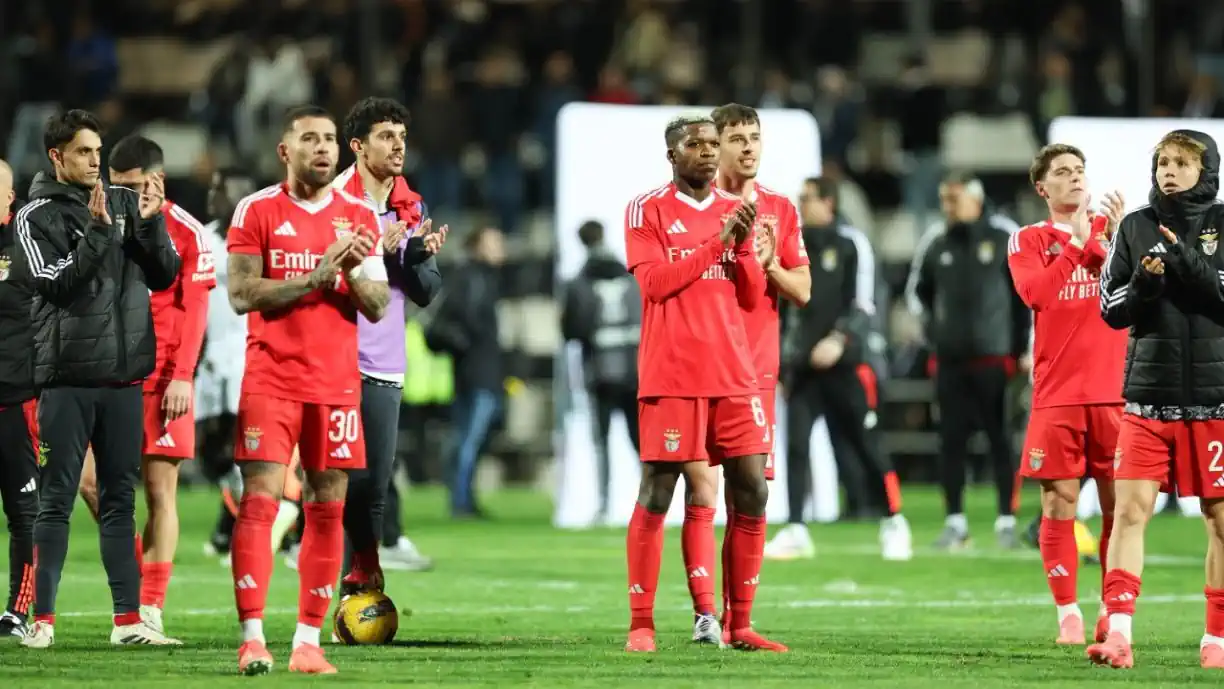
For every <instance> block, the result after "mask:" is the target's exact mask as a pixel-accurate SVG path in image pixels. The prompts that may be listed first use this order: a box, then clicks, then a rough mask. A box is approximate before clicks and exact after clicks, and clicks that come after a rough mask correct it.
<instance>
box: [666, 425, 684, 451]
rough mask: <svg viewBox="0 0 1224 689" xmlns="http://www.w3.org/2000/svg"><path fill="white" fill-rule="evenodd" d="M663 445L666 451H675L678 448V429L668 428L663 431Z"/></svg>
mask: <svg viewBox="0 0 1224 689" xmlns="http://www.w3.org/2000/svg"><path fill="white" fill-rule="evenodd" d="M663 447H664V449H666V450H667V451H668V452H675V451H676V450H679V449H680V431H678V430H676V429H674V428H669V429H667V430H665V431H663Z"/></svg>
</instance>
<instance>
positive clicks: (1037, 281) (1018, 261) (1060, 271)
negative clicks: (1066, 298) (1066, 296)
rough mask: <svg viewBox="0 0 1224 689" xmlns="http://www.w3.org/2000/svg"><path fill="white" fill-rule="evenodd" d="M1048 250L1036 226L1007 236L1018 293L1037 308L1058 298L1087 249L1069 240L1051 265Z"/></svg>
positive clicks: (1013, 279) (1028, 304) (1034, 308)
mask: <svg viewBox="0 0 1224 689" xmlns="http://www.w3.org/2000/svg"><path fill="white" fill-rule="evenodd" d="M1044 253H1045V248H1044V247H1043V246H1042V243H1041V235H1040V234H1039V233H1038V232H1037V230H1036V229H1034V228H1032V227H1026V228H1024V229H1022V230H1020V231H1019V232H1014V233H1012V235H1011V237H1009V238H1008V240H1007V267H1008V269H1010V270H1011V276H1012V283H1013V284H1014V285H1015V286H1016V294H1018V295H1020V300H1021V301H1023V302H1024V303H1025V305H1027V306H1028V307H1029V308H1030V309H1032V310H1034V311H1041V310H1042V309H1046V308H1049V307H1050V306H1051V305H1052V304H1054V302H1056V301H1058V292H1059V290H1061V289H1062V288H1063V285H1066V284H1067V280H1068V279H1069V278H1070V277H1071V273H1072V272H1074V271H1075V267H1076V266H1077V265H1079V264H1080V263H1081V262H1082V261H1083V260H1084V250H1083V249H1081V248H1079V247H1077V246H1075V245H1074V244H1071V243H1069V242H1068V243H1067V245H1066V246H1064V247H1063V248H1062V251H1061V253H1059V254H1058V256H1056V257H1055V258H1054V260H1053V261H1051V262H1050V264H1049V265H1046V264H1045V260H1044V259H1043V255H1044Z"/></svg>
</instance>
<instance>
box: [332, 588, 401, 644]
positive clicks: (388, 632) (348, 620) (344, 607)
mask: <svg viewBox="0 0 1224 689" xmlns="http://www.w3.org/2000/svg"><path fill="white" fill-rule="evenodd" d="M335 630H336V637H337V638H338V639H340V643H343V644H345V645H346V646H375V645H379V644H389V643H391V641H392V640H393V639H394V638H395V632H397V631H398V630H399V613H398V612H396V610H395V603H393V602H392V601H391V599H390V598H388V597H387V594H385V593H383V592H382V591H362V592H360V593H354V594H353V595H351V596H347V597H345V598H344V599H343V600H341V601H340V605H339V606H337V607H336V619H335Z"/></svg>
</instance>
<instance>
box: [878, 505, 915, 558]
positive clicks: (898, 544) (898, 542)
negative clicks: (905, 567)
mask: <svg viewBox="0 0 1224 689" xmlns="http://www.w3.org/2000/svg"><path fill="white" fill-rule="evenodd" d="M880 550H881V552H882V553H883V555H884V559H885V560H892V561H897V562H905V561H907V560H912V559H913V558H914V538H913V536H912V535H911V534H910V526H909V521H907V520H906V519H905V515H902V514H895V515H893V516H891V517H885V518H884V519H881V520H880Z"/></svg>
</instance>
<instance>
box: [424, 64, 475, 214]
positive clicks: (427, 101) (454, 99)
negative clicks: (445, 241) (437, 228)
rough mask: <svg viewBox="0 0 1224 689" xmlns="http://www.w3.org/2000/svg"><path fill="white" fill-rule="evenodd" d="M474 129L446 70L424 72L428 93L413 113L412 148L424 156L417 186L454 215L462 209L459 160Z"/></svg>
mask: <svg viewBox="0 0 1224 689" xmlns="http://www.w3.org/2000/svg"><path fill="white" fill-rule="evenodd" d="M470 132H471V129H470V127H469V123H468V114H467V108H466V104H465V103H464V102H463V101H461V100H460V99H459V97H458V96H456V95H455V93H454V89H453V88H452V85H451V78H450V75H449V74H447V73H446V70H445V69H444V68H440V67H432V68H429V69H427V70H426V72H425V93H424V94H423V95H422V96H421V98H420V100H418V101H417V102H416V107H414V108H413V110H412V132H411V136H412V137H413V145H414V146H415V148H416V150H417V153H418V154H420V156H421V164H420V167H419V168H418V174H417V175H416V180H415V181H416V186H417V189H419V190H420V192H421V196H423V197H424V198H427V199H429V202H430V206H431V207H432V208H433V209H434V210H435V211H436V210H439V209H442V210H446V211H451V212H455V211H458V210H459V209H460V208H461V207H462V206H463V170H462V168H461V167H460V164H459V161H460V158H462V156H463V147H464V146H466V145H467V142H468V140H469V135H470Z"/></svg>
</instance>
